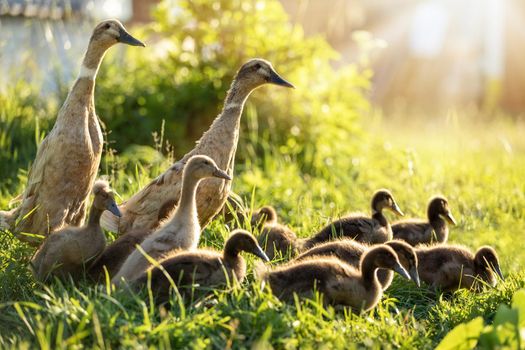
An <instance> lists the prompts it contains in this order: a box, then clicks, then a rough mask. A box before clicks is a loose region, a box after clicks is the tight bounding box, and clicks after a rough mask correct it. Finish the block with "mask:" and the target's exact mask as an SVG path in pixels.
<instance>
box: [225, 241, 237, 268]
mask: <svg viewBox="0 0 525 350" xmlns="http://www.w3.org/2000/svg"><path fill="white" fill-rule="evenodd" d="M239 253H240V251H239V249H238V248H237V247H236V246H235V242H232V241H231V240H228V241H227V242H226V244H225V245H224V253H223V258H224V261H225V262H226V263H227V264H228V265H229V266H230V267H234V266H235V265H237V264H238V263H239V261H241V256H240V255H239Z"/></svg>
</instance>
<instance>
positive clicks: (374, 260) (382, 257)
mask: <svg viewBox="0 0 525 350" xmlns="http://www.w3.org/2000/svg"><path fill="white" fill-rule="evenodd" d="M367 263H371V264H372V265H373V267H374V268H383V269H389V270H393V271H395V272H397V273H398V274H400V275H401V276H403V277H404V278H406V279H410V275H409V274H408V272H406V270H405V269H404V267H403V266H401V263H400V262H399V259H398V257H397V254H396V252H395V251H394V250H393V249H392V248H390V247H389V246H387V245H384V244H381V245H378V246H375V247H373V248H371V249H370V250H368V252H366V253H365V254H364V255H363V256H362V258H361V264H360V270H361V271H363V270H364V266H365V265H366V264H367Z"/></svg>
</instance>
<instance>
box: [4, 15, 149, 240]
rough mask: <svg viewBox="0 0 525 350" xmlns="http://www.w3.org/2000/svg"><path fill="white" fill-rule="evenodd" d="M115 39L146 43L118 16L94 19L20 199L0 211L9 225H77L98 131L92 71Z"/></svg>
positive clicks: (95, 161) (97, 152) (98, 150)
mask: <svg viewBox="0 0 525 350" xmlns="http://www.w3.org/2000/svg"><path fill="white" fill-rule="evenodd" d="M117 43H123V44H127V45H132V46H145V45H144V44H143V43H142V42H140V41H139V40H137V39H135V38H134V37H132V36H131V35H130V34H129V33H128V32H127V31H126V29H125V28H124V26H123V25H122V24H121V23H120V22H119V21H117V20H107V21H104V22H101V23H99V24H98V25H97V26H96V27H95V29H94V31H93V34H92V35H91V39H90V40H89V44H88V48H87V51H86V54H85V56H84V60H83V61H82V66H81V68H80V74H79V76H78V78H77V80H76V81H75V83H74V85H73V87H72V89H71V91H70V92H69V94H68V96H67V98H66V100H65V102H64V104H63V105H62V108H60V110H59V112H58V116H57V120H56V122H55V125H54V126H53V129H52V130H51V132H50V133H49V134H48V135H47V136H46V138H45V139H44V140H43V141H42V143H41V144H40V146H39V147H38V151H37V155H36V158H35V160H34V162H33V165H32V166H31V169H30V171H29V178H28V181H27V186H26V189H25V191H24V193H23V195H22V200H21V204H20V205H19V206H18V208H16V209H15V210H12V211H10V212H7V213H6V212H0V222H2V221H4V222H5V223H6V226H10V230H11V231H13V232H15V233H18V236H19V237H20V238H21V239H23V240H25V241H28V242H29V243H35V244H36V243H37V242H36V241H34V240H32V239H31V238H28V236H24V235H22V234H19V233H22V232H26V233H33V234H42V235H47V234H48V233H50V232H53V231H56V230H59V229H61V228H62V227H64V226H69V225H72V226H80V225H81V224H82V223H83V221H84V216H85V211H86V205H87V200H88V197H89V193H90V190H91V188H92V187H93V183H94V182H95V177H96V175H97V171H98V167H99V164H100V157H101V154H102V144H103V137H102V132H101V129H100V124H99V119H98V117H97V115H96V113H95V103H94V91H95V77H96V75H97V71H98V69H99V66H100V64H101V62H102V59H103V57H104V54H105V52H106V50H108V49H109V48H110V47H112V46H113V45H115V44H117Z"/></svg>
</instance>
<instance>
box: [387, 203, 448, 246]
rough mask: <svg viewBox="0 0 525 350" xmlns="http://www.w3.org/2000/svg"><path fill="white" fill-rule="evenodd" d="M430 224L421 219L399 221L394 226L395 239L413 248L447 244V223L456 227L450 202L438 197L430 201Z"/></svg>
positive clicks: (428, 210) (428, 212)
mask: <svg viewBox="0 0 525 350" xmlns="http://www.w3.org/2000/svg"><path fill="white" fill-rule="evenodd" d="M427 216H428V222H427V221H424V220H419V219H412V220H403V221H398V222H396V223H394V224H393V225H392V232H393V234H394V238H395V239H402V240H404V241H405V242H408V243H409V244H410V245H412V246H416V245H418V244H432V243H436V242H438V243H445V242H446V241H447V239H448V226H447V222H448V223H449V224H451V225H456V219H454V216H452V213H451V212H450V208H449V206H448V201H447V199H446V198H445V197H442V196H436V197H434V198H432V199H431V200H430V202H429V203H428V209H427Z"/></svg>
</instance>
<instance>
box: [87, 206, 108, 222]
mask: <svg viewBox="0 0 525 350" xmlns="http://www.w3.org/2000/svg"><path fill="white" fill-rule="evenodd" d="M103 212H104V210H100V209H98V208H96V207H95V206H94V205H92V206H91V209H89V217H88V222H87V225H88V227H100V217H101V216H102V213H103Z"/></svg>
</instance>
